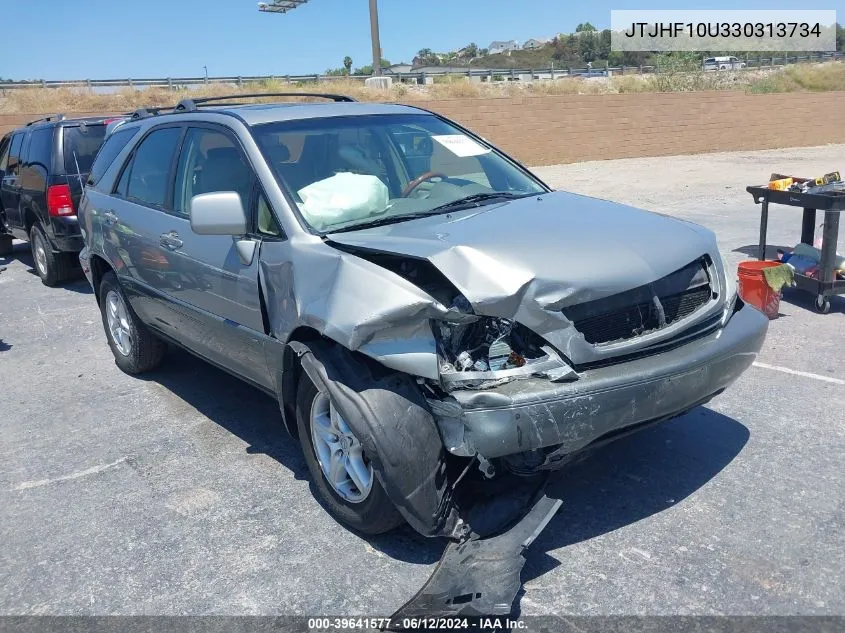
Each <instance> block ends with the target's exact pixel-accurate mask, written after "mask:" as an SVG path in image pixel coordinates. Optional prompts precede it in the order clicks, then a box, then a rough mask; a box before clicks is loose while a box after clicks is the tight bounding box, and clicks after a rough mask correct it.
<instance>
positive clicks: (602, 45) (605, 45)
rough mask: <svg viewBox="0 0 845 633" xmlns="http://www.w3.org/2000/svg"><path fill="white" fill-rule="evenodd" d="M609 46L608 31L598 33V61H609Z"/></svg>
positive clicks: (609, 36) (609, 37)
mask: <svg viewBox="0 0 845 633" xmlns="http://www.w3.org/2000/svg"><path fill="white" fill-rule="evenodd" d="M610 46H611V35H610V29H605V30H603V31H602V32H601V33H599V41H598V49H599V51H598V56H599V59H610V53H611V50H610Z"/></svg>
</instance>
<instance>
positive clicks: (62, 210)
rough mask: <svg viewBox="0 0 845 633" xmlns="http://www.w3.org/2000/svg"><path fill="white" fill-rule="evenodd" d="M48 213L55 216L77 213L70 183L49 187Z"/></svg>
mask: <svg viewBox="0 0 845 633" xmlns="http://www.w3.org/2000/svg"><path fill="white" fill-rule="evenodd" d="M47 213H49V214H50V215H52V216H54V217H56V216H65V215H76V210H75V209H74V208H73V199H72V198H71V197H70V187H69V186H68V185H53V186H52V187H48V188H47Z"/></svg>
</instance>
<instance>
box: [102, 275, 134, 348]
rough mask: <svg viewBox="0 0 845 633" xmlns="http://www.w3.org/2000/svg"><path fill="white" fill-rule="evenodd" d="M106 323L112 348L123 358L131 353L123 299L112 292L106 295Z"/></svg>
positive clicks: (127, 315)
mask: <svg viewBox="0 0 845 633" xmlns="http://www.w3.org/2000/svg"><path fill="white" fill-rule="evenodd" d="M106 321H107V322H108V325H109V336H111V340H112V342H113V343H114V346H115V347H116V348H117V351H119V352H120V353H121V354H123V355H124V356H129V353H130V352H131V351H132V333H131V330H130V329H129V314H128V312H127V310H126V304H125V303H124V301H123V297H121V296H120V294H118V293H117V292H115V291H114V290H109V292H108V294H107V295H106Z"/></svg>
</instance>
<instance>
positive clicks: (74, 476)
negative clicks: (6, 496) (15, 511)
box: [14, 457, 126, 490]
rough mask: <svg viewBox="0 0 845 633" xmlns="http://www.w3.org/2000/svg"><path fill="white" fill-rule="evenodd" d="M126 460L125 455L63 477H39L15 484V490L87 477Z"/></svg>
mask: <svg viewBox="0 0 845 633" xmlns="http://www.w3.org/2000/svg"><path fill="white" fill-rule="evenodd" d="M125 461H126V458H125V457H121V458H120V459H118V460H117V461H115V462H112V463H111V464H101V465H100V466H94V467H92V468H86V469H85V470H80V471H79V472H76V473H71V474H70V475H63V476H62V477H56V478H55V479H39V480H37V481H25V482H23V483H21V484H18V485H17V486H15V488H14V489H15V490H28V489H29V488H40V487H41V486H48V485H50V484H55V483H58V482H60V481H70V480H71V479H79V478H80V477H87V476H88V475H96V474H97V473H101V472H103V471H104V470H108V469H109V468H114V467H115V466H117V465H118V464H122V463H123V462H125Z"/></svg>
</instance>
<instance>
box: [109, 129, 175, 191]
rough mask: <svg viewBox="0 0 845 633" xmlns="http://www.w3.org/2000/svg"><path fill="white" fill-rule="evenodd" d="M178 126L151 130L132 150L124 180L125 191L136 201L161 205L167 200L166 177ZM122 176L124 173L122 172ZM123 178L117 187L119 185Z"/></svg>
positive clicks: (173, 150)
mask: <svg viewBox="0 0 845 633" xmlns="http://www.w3.org/2000/svg"><path fill="white" fill-rule="evenodd" d="M181 134H182V129H181V128H178V127H169V128H163V129H160V130H154V131H153V132H151V133H150V134H149V136H147V138H145V139H144V140H143V141H141V143H140V145H138V148H137V149H136V150H135V157H134V158H133V160H132V164H131V165H129V166H128V167H127V169H128V170H129V173H128V176H127V178H126V182H125V187H126V188H125V191H126V193H125V195H126V197H127V198H132V199H134V200H137V201H138V202H142V203H144V204H149V205H152V206H156V207H163V206H164V204H165V202H166V201H167V179H168V176H169V175H170V165H171V164H172V162H173V155H174V154H175V153H176V145H177V143H178V142H179V137H180V135H181ZM124 176H126V173H125V172H124ZM123 184H124V183H123V178H121V185H119V186H118V190H121V189H122V185H123Z"/></svg>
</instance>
